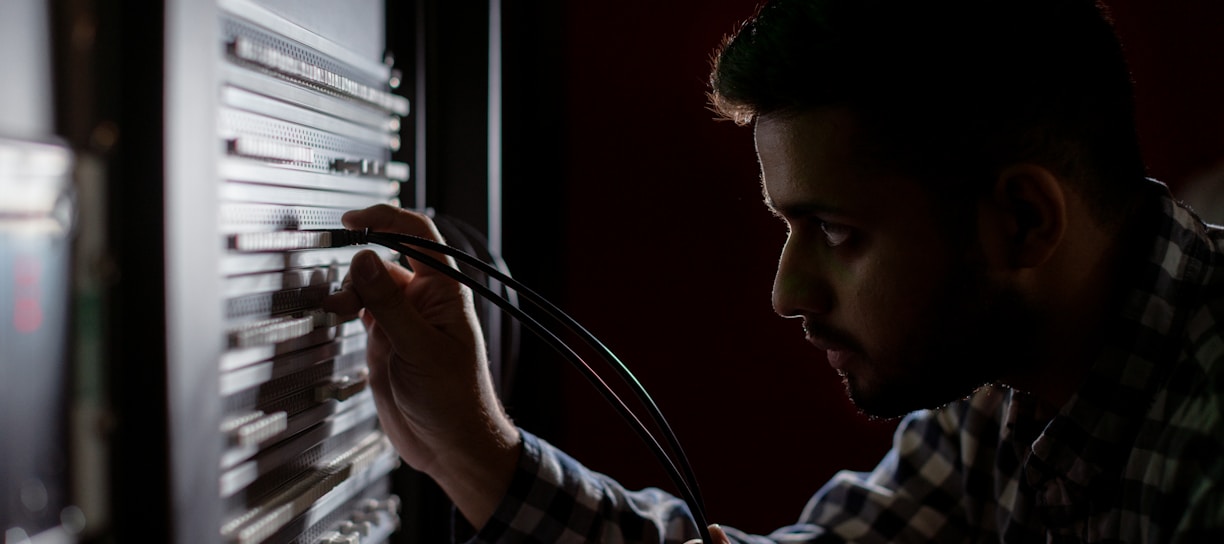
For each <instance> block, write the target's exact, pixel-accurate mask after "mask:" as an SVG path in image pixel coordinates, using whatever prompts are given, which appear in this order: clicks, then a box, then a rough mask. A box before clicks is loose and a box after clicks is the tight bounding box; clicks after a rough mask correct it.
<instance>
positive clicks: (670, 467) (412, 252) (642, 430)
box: [369, 233, 713, 542]
mask: <svg viewBox="0 0 1224 544" xmlns="http://www.w3.org/2000/svg"><path fill="white" fill-rule="evenodd" d="M380 234H382V233H370V238H369V241H370V242H371V243H375V244H378V245H382V246H385V247H387V248H390V249H393V250H395V251H399V252H400V253H403V254H405V255H407V256H408V257H411V258H412V259H414V260H417V261H419V262H421V263H424V264H425V265H426V266H429V267H430V268H433V269H436V270H438V271H439V272H442V273H443V274H446V275H447V276H449V277H450V278H451V279H454V280H455V281H458V282H459V283H462V284H464V285H467V286H468V287H470V288H472V290H473V291H476V292H477V293H478V294H480V295H481V296H482V297H485V298H486V299H488V300H491V301H493V303H494V304H497V305H498V306H499V307H501V308H502V309H503V310H505V311H506V312H508V313H510V315H511V316H513V317H514V318H515V319H518V320H519V321H520V322H521V323H522V324H523V325H524V326H526V327H527V328H528V330H530V331H531V332H533V333H535V334H537V335H539V336H540V338H542V339H543V340H544V341H545V342H547V343H548V344H549V345H551V346H552V347H553V348H554V349H556V350H557V351H558V352H559V353H561V354H562V355H563V356H565V357H566V359H568V360H569V361H570V362H571V363H573V364H574V365H575V366H576V367H577V368H578V370H579V371H581V372H582V374H583V376H585V377H586V378H587V380H588V381H590V382H591V384H592V385H593V386H595V389H597V390H598V391H599V392H600V393H601V394H603V396H604V399H605V400H607V401H608V403H609V404H611V405H612V406H613V408H615V409H616V410H617V412H618V413H620V415H621V417H622V418H624V419H625V421H626V422H628V423H630V427H632V428H633V430H634V431H636V432H637V433H638V436H639V437H640V438H641V439H642V440H643V441H644V442H646V444H647V445H648V446H650V447H651V449H652V450H654V453H655V455H656V456H657V457H658V458H659V460H660V462H662V464H663V468H664V469H665V470H666V471H667V473H668V476H670V477H671V478H672V481H673V482H675V483H676V485H677V486H678V487H679V488H680V492H681V493H682V494H683V495H684V497H685V501H686V502H688V503H689V504H690V507H691V508H690V509H691V510H693V512H692V514H693V517H694V518H695V519H694V520H693V521H694V523H695V524H696V525H697V528H698V530H699V531H700V532H701V533H702V538H703V539H704V540H705V542H713V540H712V539H711V538H710V535H709V534H708V529H707V525H709V523H708V522H707V520H706V516H705V507H704V505H703V504H702V503H701V500H700V498H699V497H698V495H697V494H696V492H695V490H694V489H693V488H692V487H691V486H690V484H689V482H688V481H687V480H686V479H685V478H684V476H683V475H681V473H680V470H679V469H678V468H677V467H676V464H675V463H674V462H673V460H672V459H671V458H670V457H669V456H668V455H667V452H666V450H664V449H663V445H662V444H660V443H659V441H658V440H657V439H656V438H655V437H654V435H652V434H651V433H650V431H649V430H648V429H647V427H646V425H645V423H643V422H642V420H641V419H639V418H638V417H637V415H636V414H634V413H633V411H632V410H630V409H629V407H628V405H626V404H625V402H624V400H622V399H621V398H620V397H619V396H618V395H617V394H616V392H615V391H613V389H612V388H611V387H610V386H609V385H608V383H607V382H605V381H604V380H603V379H602V378H601V377H600V376H599V374H598V373H597V372H596V371H595V369H593V368H591V366H590V365H589V364H587V362H586V361H585V360H583V359H582V357H580V356H579V355H578V354H577V353H575V352H574V351H573V349H571V348H570V347H569V346H568V345H566V344H565V342H563V341H562V340H561V339H560V338H558V337H557V335H555V334H553V333H552V331H549V330H548V329H547V328H546V327H544V326H543V325H541V324H540V322H539V321H536V320H535V318H533V317H531V316H530V315H528V314H527V313H525V312H523V310H522V309H520V308H517V307H515V306H513V305H512V304H510V303H509V301H507V300H506V299H504V298H503V297H501V296H500V295H498V294H497V293H494V292H493V291H492V290H491V289H489V288H488V287H486V286H484V285H483V284H481V283H480V282H479V281H477V280H475V279H474V278H472V277H471V276H468V275H467V274H464V273H463V272H461V271H459V270H457V269H455V268H453V267H450V266H447V265H446V264H445V263H443V262H441V261H439V260H437V259H434V258H433V257H430V256H429V255H426V254H425V253H423V252H421V251H419V250H417V249H415V248H413V247H411V246H408V245H407V244H405V243H401V242H396V241H394V240H383V239H381V238H382V237H381V236H380ZM397 236H399V235H397ZM435 243H436V242H435ZM439 245H441V244H439ZM442 247H446V248H448V249H449V250H451V251H458V250H455V249H454V248H450V247H449V246H442ZM529 300H530V299H529ZM533 302H534V301H533ZM685 468H686V469H687V468H688V467H685ZM689 472H691V470H689Z"/></svg>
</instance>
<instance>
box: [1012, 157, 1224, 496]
mask: <svg viewBox="0 0 1224 544" xmlns="http://www.w3.org/2000/svg"><path fill="white" fill-rule="evenodd" d="M1151 184H1152V186H1151V190H1152V192H1154V193H1156V194H1157V195H1158V198H1159V206H1158V207H1157V206H1153V208H1157V209H1158V211H1156V210H1153V211H1152V212H1149V218H1150V220H1151V222H1150V223H1149V225H1152V227H1151V228H1150V229H1149V231H1150V232H1151V234H1148V235H1147V236H1148V238H1147V242H1146V244H1147V247H1148V248H1149V249H1148V251H1147V253H1146V255H1141V257H1142V259H1141V260H1139V261H1137V262H1136V261H1132V262H1134V264H1133V265H1132V266H1133V268H1131V267H1128V268H1129V270H1128V272H1130V274H1129V275H1128V277H1127V278H1126V279H1125V284H1124V285H1125V286H1126V287H1125V288H1124V291H1123V292H1125V293H1126V294H1125V296H1124V298H1123V299H1122V305H1121V306H1120V310H1119V312H1118V313H1117V314H1116V316H1115V317H1114V319H1113V323H1111V324H1110V325H1109V326H1108V330H1107V337H1106V345H1105V347H1104V349H1103V351H1102V353H1101V356H1100V357H1099V358H1098V359H1097V361H1096V362H1095V363H1094V365H1093V367H1092V369H1091V371H1090V374H1089V376H1088V377H1087V379H1086V380H1085V382H1084V384H1083V386H1081V387H1080V389H1079V390H1078V392H1077V393H1076V395H1075V396H1074V397H1072V399H1071V400H1070V401H1069V402H1068V403H1067V404H1066V405H1064V406H1063V408H1062V410H1060V412H1059V414H1058V415H1057V416H1055V417H1054V419H1053V420H1052V421H1050V423H1049V425H1048V426H1046V428H1045V431H1044V432H1043V433H1042V434H1041V435H1040V436H1039V437H1038V438H1037V439H1036V441H1035V442H1033V445H1032V455H1031V456H1030V458H1029V462H1028V463H1027V464H1026V466H1027V468H1026V472H1027V474H1026V476H1027V480H1028V483H1029V484H1030V485H1032V486H1034V487H1036V486H1039V485H1041V484H1042V483H1044V482H1046V481H1048V480H1050V479H1051V478H1059V479H1060V480H1062V483H1063V484H1064V485H1067V486H1070V487H1076V488H1084V489H1086V488H1089V487H1091V486H1092V484H1093V483H1094V482H1095V481H1097V479H1098V477H1100V476H1115V475H1117V474H1118V473H1120V472H1121V470H1122V468H1123V465H1124V463H1125V462H1126V459H1127V457H1128V456H1129V454H1130V449H1131V448H1130V444H1132V443H1133V442H1134V439H1135V436H1136V434H1137V433H1138V432H1139V428H1140V425H1141V424H1142V422H1143V419H1144V416H1145V414H1146V413H1147V412H1148V410H1149V407H1150V405H1151V402H1152V400H1153V397H1154V396H1155V394H1156V391H1157V390H1158V388H1159V386H1160V384H1162V383H1163V382H1164V379H1165V377H1167V375H1168V372H1169V370H1170V368H1171V367H1172V366H1173V364H1174V363H1175V361H1176V360H1177V358H1178V354H1179V352H1180V350H1181V347H1182V346H1181V342H1180V339H1181V337H1182V336H1183V335H1182V333H1181V331H1182V330H1183V328H1184V326H1185V322H1186V319H1187V317H1188V314H1189V311H1190V309H1191V307H1192V306H1193V304H1192V302H1193V301H1194V300H1196V299H1197V295H1198V292H1199V289H1200V287H1201V285H1202V284H1203V283H1204V279H1205V276H1206V272H1207V263H1208V262H1209V260H1210V258H1211V257H1210V254H1211V246H1210V243H1209V241H1208V240H1207V237H1206V233H1205V231H1204V228H1203V225H1202V223H1201V222H1200V221H1199V220H1198V218H1197V217H1195V216H1194V214H1193V213H1192V212H1190V211H1189V210H1187V209H1186V208H1184V207H1182V206H1181V205H1179V204H1178V203H1177V202H1175V201H1174V200H1173V197H1172V196H1171V195H1170V193H1169V190H1168V187H1166V186H1164V185H1163V184H1161V183H1160V182H1157V181H1155V180H1151ZM1149 210H1152V208H1149Z"/></svg>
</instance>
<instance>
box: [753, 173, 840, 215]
mask: <svg viewBox="0 0 1224 544" xmlns="http://www.w3.org/2000/svg"><path fill="white" fill-rule="evenodd" d="M761 201H762V202H764V203H765V207H766V208H767V209H769V213H772V214H774V215H775V216H777V217H779V218H783V219H785V218H787V217H802V216H806V215H834V216H838V215H844V214H845V213H846V211H845V210H844V209H841V208H838V207H837V206H830V205H828V204H823V203H820V202H794V203H786V202H783V203H781V204H779V203H777V202H775V201H774V200H773V199H772V198H770V197H769V191H767V190H766V188H765V183H764V180H761Z"/></svg>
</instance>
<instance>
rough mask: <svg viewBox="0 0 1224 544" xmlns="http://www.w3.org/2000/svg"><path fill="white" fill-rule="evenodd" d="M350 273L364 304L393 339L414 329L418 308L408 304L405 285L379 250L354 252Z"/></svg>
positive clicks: (394, 341)
mask: <svg viewBox="0 0 1224 544" xmlns="http://www.w3.org/2000/svg"><path fill="white" fill-rule="evenodd" d="M349 277H350V278H351V279H352V282H353V290H354V291H356V292H357V297H358V298H360V299H361V304H362V306H364V307H365V309H366V311H367V312H369V313H371V314H373V315H374V319H376V320H378V322H379V324H381V325H382V328H383V329H384V330H385V331H387V333H388V336H389V337H390V338H391V340H392V343H396V340H398V336H399V334H401V333H409V334H411V333H412V331H414V330H415V328H416V327H415V325H416V322H417V321H418V317H417V313H416V309H415V308H412V307H411V305H410V304H408V301H407V299H406V298H405V296H404V291H403V288H402V287H401V286H400V285H399V284H398V282H396V281H395V279H394V278H392V277H391V274H390V273H389V272H388V271H387V265H386V264H384V263H383V261H382V259H380V258H379V257H378V254H377V253H374V252H373V251H368V250H367V251H362V252H361V253H358V254H357V255H356V256H354V257H353V264H352V268H351V269H350V270H349ZM397 347H399V346H397Z"/></svg>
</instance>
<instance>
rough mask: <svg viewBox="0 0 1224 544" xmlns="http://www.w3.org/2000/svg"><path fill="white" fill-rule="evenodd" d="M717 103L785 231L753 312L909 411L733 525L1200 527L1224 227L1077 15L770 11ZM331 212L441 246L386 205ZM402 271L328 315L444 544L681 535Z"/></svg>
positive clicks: (361, 264)
mask: <svg viewBox="0 0 1224 544" xmlns="http://www.w3.org/2000/svg"><path fill="white" fill-rule="evenodd" d="M712 87H713V92H712V100H713V103H714V105H715V107H716V108H718V109H719V111H721V112H722V113H723V114H724V115H726V116H727V117H729V118H731V119H734V120H736V121H737V122H740V123H742V124H750V125H752V126H753V127H754V129H755V135H756V144H757V152H758V156H759V159H760V163H761V172H762V185H763V189H764V194H765V198H766V204H767V205H768V206H769V207H770V208H771V209H772V210H773V211H775V212H776V214H777V215H778V216H779V217H780V218H781V219H782V220H783V221H784V222H785V224H786V226H787V228H788V232H789V234H788V239H787V243H786V245H785V247H784V248H783V250H782V254H781V257H780V260H779V263H778V272H777V277H776V280H775V283H774V287H773V297H774V307H775V310H776V311H777V312H778V313H779V314H781V315H783V316H786V317H793V318H796V319H801V320H802V321H803V323H804V329H805V330H806V331H807V335H808V338H809V340H810V341H811V342H812V344H814V345H815V346H816V347H817V348H818V349H820V350H822V351H824V352H825V355H826V357H827V358H828V361H829V363H830V364H831V365H832V366H834V367H835V368H836V369H837V370H838V371H839V372H840V373H841V375H842V376H843V378H844V380H845V382H846V387H847V390H848V392H849V394H850V396H851V398H852V399H853V400H854V402H855V403H856V404H857V405H858V406H859V407H860V408H861V409H862V410H863V411H864V412H866V413H868V414H871V415H875V416H881V417H904V419H903V421H902V422H901V424H900V426H899V429H898V432H897V435H896V440H895V444H894V447H893V449H892V450H891V451H890V452H889V453H888V454H887V455H886V456H885V458H884V459H883V460H882V461H881V462H880V464H879V465H878V466H877V468H876V469H875V470H874V471H872V472H871V473H869V474H855V473H841V474H839V475H838V476H836V477H835V478H834V479H833V480H832V481H830V482H829V483H828V484H827V485H826V486H825V487H824V488H822V489H821V490H820V491H819V492H818V493H817V494H816V495H815V496H814V497H813V498H812V500H811V501H810V502H809V504H808V506H807V508H806V509H805V510H804V512H803V514H802V516H801V517H800V519H799V520H798V521H797V523H796V524H795V525H793V526H789V527H784V528H781V529H778V530H777V531H776V532H774V533H773V534H771V535H769V536H768V537H752V536H749V535H744V534H741V533H739V532H737V531H734V530H727V533H728V535H729V537H730V538H731V539H733V540H735V541H746V542H766V541H784V542H815V541H821V542H824V541H834V542H836V541H853V542H930V541H936V542H965V541H975V542H976V541H998V542H1205V541H1224V486H1222V485H1221V479H1222V478H1224V426H1222V424H1221V417H1222V416H1221V412H1222V410H1224V407H1222V406H1221V400H1222V398H1224V368H1222V365H1224V335H1222V334H1221V333H1222V331H1221V325H1220V318H1221V317H1222V316H1224V275H1222V274H1221V269H1220V267H1221V264H1224V234H1222V233H1221V231H1219V230H1216V229H1213V228H1209V227H1206V226H1204V225H1203V224H1202V223H1201V222H1200V221H1198V220H1197V218H1196V217H1195V216H1194V215H1193V214H1192V213H1191V212H1190V211H1188V210H1187V209H1185V208H1183V207H1181V206H1179V205H1178V204H1177V203H1175V202H1174V201H1173V200H1172V198H1171V197H1170V196H1169V193H1168V190H1167V189H1166V188H1165V187H1164V186H1163V185H1161V184H1159V183H1157V182H1155V181H1152V180H1147V179H1145V177H1144V167H1143V162H1142V159H1141V157H1140V154H1139V149H1138V148H1139V146H1138V143H1137V139H1136V136H1135V129H1134V121H1133V113H1132V109H1133V106H1132V99H1131V92H1132V91H1131V85H1130V81H1129V75H1128V72H1127V69H1126V65H1125V62H1124V60H1123V58H1122V54H1121V50H1120V46H1119V45H1118V43H1117V40H1116V38H1115V37H1114V35H1113V32H1112V29H1111V27H1110V25H1109V23H1108V21H1107V19H1106V18H1105V17H1104V16H1103V15H1102V13H1101V12H1100V10H1099V9H1098V8H1097V7H1096V6H1094V5H1093V4H1092V3H1091V2H1089V1H1087V0H931V1H928V2H913V1H910V0H778V1H775V2H771V3H768V4H766V5H765V6H763V7H762V9H761V10H760V11H759V12H758V14H757V16H756V17H754V18H753V19H752V20H751V21H750V22H748V23H747V24H746V25H745V26H744V27H743V28H742V29H741V30H740V31H739V32H738V33H737V35H736V36H735V37H734V38H732V39H731V40H729V41H728V43H727V44H726V45H725V46H724V47H723V49H722V50H721V51H720V53H719V56H718V58H717V61H716V65H715V69H714V73H713V76H712ZM345 222H346V224H347V225H348V226H349V227H350V228H369V229H372V230H375V231H380V230H385V231H396V232H406V233H412V234H418V235H424V236H429V237H433V238H438V235H437V231H436V230H435V229H434V228H433V227H432V225H431V224H430V223H429V222H428V220H426V219H425V218H423V217H421V216H419V215H415V214H411V213H408V212H404V211H400V210H395V209H392V208H388V207H376V208H371V209H367V210H362V211H359V212H351V213H349V214H347V215H346V216H345ZM414 268H415V269H416V270H417V272H415V273H412V272H409V271H407V270H405V269H403V268H400V267H397V266H392V265H386V264H384V263H382V262H381V261H379V260H378V259H377V258H376V257H375V256H374V255H373V254H371V253H363V254H361V255H358V256H357V257H356V258H355V259H354V262H353V267H352V273H351V274H352V278H351V279H352V284H351V287H350V288H349V289H347V290H346V291H345V292H343V293H342V294H340V295H337V296H336V297H334V298H333V299H332V300H331V301H330V302H329V304H330V305H331V307H332V308H334V309H336V310H337V311H348V312H352V311H356V310H357V309H358V308H361V307H364V308H365V312H364V313H363V319H364V320H365V323H366V325H367V327H368V329H369V331H370V348H369V365H370V382H371V384H372V386H373V388H374V393H375V398H376V400H377V402H378V408H379V416H380V419H381V421H382V424H383V427H384V429H385V430H386V432H387V433H388V435H389V436H390V437H391V439H392V441H393V442H394V444H395V446H396V448H397V449H398V451H399V452H400V454H401V456H403V458H404V459H405V460H406V462H408V463H409V464H410V465H411V466H413V467H415V468H417V469H419V470H422V471H424V472H425V473H427V474H429V475H430V476H431V477H433V478H434V479H435V480H436V481H437V482H438V483H439V484H440V485H441V487H442V488H443V490H445V491H446V493H447V494H448V495H449V496H450V497H451V498H452V499H453V500H454V502H455V504H456V506H457V508H458V510H459V512H460V513H461V514H462V517H463V518H464V519H465V520H466V521H467V522H468V523H470V525H471V528H475V530H473V531H471V532H473V533H475V535H469V534H467V533H461V534H460V535H459V536H460V537H461V538H466V537H469V536H471V537H472V538H474V539H475V541H477V542H490V541H506V542H522V541H529V542H537V541H538V542H583V541H601V542H620V541H626V542H662V541H666V542H683V541H684V540H686V539H689V538H693V537H694V536H695V535H696V531H695V528H694V527H693V526H692V522H691V521H690V520H689V517H688V511H687V508H686V506H685V505H684V504H683V503H682V502H681V501H679V500H677V499H675V498H674V497H671V496H668V495H666V494H665V493H663V492H661V491H658V490H654V489H648V490H645V491H638V492H629V491H626V490H625V489H623V488H622V487H621V486H620V485H619V484H617V483H616V482H615V481H614V480H612V479H610V478H608V477H606V476H603V475H600V474H596V473H593V472H591V471H589V470H587V469H586V468H584V467H582V466H581V465H580V464H578V463H577V462H576V461H574V460H573V459H570V458H568V457H567V456H565V455H564V454H563V453H561V452H559V451H557V450H556V449H555V448H553V447H551V446H549V445H548V444H546V443H544V442H543V441H541V440H539V439H538V438H535V437H533V436H532V435H530V434H529V433H527V432H525V431H520V430H519V429H516V428H515V427H514V425H513V424H512V423H511V422H510V420H509V419H508V418H507V417H506V415H505V413H504V412H503V410H502V408H501V405H500V404H499V402H498V400H497V399H496V396H495V394H494V393H493V388H492V385H491V380H490V378H489V375H488V371H487V369H486V367H485V366H486V365H485V359H484V346H483V344H482V341H481V337H480V333H479V330H478V326H477V324H476V320H475V317H474V312H473V310H472V300H471V294H470V293H469V292H468V291H467V290H466V289H463V288H461V287H459V286H458V285H456V284H455V283H453V282H451V281H449V280H447V279H446V278H445V277H443V276H441V275H440V274H438V273H435V272H433V271H431V270H428V269H426V268H424V267H414ZM795 469H796V470H802V467H795ZM471 528H467V529H471ZM464 529H465V528H461V529H460V530H461V531H462V530H464ZM715 534H716V538H720V539H721V538H724V535H723V533H722V531H718V532H716V533H715Z"/></svg>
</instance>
